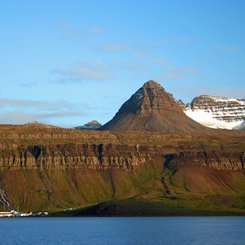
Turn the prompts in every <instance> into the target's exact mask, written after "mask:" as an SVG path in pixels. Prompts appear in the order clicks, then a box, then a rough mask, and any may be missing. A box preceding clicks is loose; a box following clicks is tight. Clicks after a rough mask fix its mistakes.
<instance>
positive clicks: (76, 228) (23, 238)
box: [0, 217, 245, 245]
mask: <svg viewBox="0 0 245 245" xmlns="http://www.w3.org/2000/svg"><path fill="white" fill-rule="evenodd" d="M0 244H1V245H2V244H3V245H5V244H11V245H12V244H16V245H17V244H25V245H29V244H32V245H44V244H54V245H71V244H72V245H75V244H76V245H77V244H107V245H110V244H134V245H135V244H136V245H137V244H154V245H155V244H168V245H169V244H205V245H212V244H222V245H225V244H227V245H232V244H241V245H244V244H245V217H137V218H135V217H132V218H131V217H126V218H118V217H115V218H2V219H0Z"/></svg>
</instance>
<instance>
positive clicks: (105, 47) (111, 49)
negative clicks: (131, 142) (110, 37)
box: [98, 43, 127, 52]
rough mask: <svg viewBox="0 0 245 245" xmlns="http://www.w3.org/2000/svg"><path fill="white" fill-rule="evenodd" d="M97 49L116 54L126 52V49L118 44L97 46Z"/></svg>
mask: <svg viewBox="0 0 245 245" xmlns="http://www.w3.org/2000/svg"><path fill="white" fill-rule="evenodd" d="M98 48H99V49H100V50H102V51H109V52H116V51H123V50H126V49H127V47H126V46H125V45H123V44H120V43H104V44H102V45H99V46H98Z"/></svg>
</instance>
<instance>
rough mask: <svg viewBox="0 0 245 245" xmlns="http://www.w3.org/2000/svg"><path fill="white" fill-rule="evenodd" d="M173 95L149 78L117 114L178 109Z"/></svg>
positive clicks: (142, 113) (143, 113) (141, 113)
mask: <svg viewBox="0 0 245 245" xmlns="http://www.w3.org/2000/svg"><path fill="white" fill-rule="evenodd" d="M179 109H180V107H179V105H178V103H177V102H176V100H175V99H174V97H173V95H172V94H170V93H167V92H166V91H165V89H164V88H163V87H162V86H161V85H160V84H158V83H157V82H155V81H153V80H150V81H148V82H146V83H145V84H144V85H143V87H141V88H140V89H138V90H137V91H136V93H135V94H133V95H132V96H131V98H130V99H129V100H128V101H126V102H125V103H124V104H123V105H122V107H121V109H120V110H119V111H118V113H117V114H122V113H125V112H130V113H133V114H140V115H145V114H148V113H151V112H157V113H163V112H165V111H166V110H179Z"/></svg>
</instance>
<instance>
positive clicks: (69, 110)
mask: <svg viewBox="0 0 245 245" xmlns="http://www.w3.org/2000/svg"><path fill="white" fill-rule="evenodd" d="M83 116H85V113H84V112H81V111H78V110H77V108H76V105H75V104H71V103H69V102H67V101H63V100H62V101H55V102H51V101H35V100H22V99H9V98H0V122H1V123H11V124H21V123H27V122H30V121H42V122H48V121H49V120H50V119H54V118H70V117H83Z"/></svg>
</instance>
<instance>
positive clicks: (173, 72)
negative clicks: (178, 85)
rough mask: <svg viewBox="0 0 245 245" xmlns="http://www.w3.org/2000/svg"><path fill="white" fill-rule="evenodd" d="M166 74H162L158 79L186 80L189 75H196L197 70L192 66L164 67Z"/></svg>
mask: <svg viewBox="0 0 245 245" xmlns="http://www.w3.org/2000/svg"><path fill="white" fill-rule="evenodd" d="M164 69H165V70H166V73H165V74H163V75H162V76H161V77H160V79H161V80H179V81H182V80H186V79H187V78H188V76H189V75H192V74H196V73H198V69H197V68H195V67H194V66H192V65H187V66H173V65H166V66H165V67H164Z"/></svg>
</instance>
